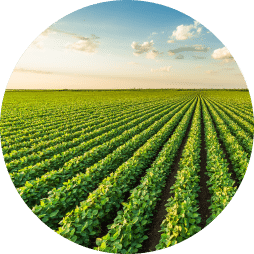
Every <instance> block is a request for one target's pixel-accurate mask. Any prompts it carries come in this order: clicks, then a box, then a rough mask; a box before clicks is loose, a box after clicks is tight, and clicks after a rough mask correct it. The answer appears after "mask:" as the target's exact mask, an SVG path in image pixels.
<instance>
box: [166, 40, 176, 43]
mask: <svg viewBox="0 0 254 254" xmlns="http://www.w3.org/2000/svg"><path fill="white" fill-rule="evenodd" d="M174 42H175V41H174V40H168V41H167V43H174Z"/></svg>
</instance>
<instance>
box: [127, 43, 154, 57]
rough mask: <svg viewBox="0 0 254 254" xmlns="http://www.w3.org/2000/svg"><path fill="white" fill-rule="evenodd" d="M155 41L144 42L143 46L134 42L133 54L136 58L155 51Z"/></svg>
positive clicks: (132, 45)
mask: <svg viewBox="0 0 254 254" xmlns="http://www.w3.org/2000/svg"><path fill="white" fill-rule="evenodd" d="M153 44H154V43H153V40H151V41H150V42H147V41H146V42H144V43H143V44H141V45H140V44H139V43H138V42H135V41H134V42H132V44H131V47H132V48H133V49H134V50H135V52H134V53H133V55H134V56H139V55H141V54H143V53H146V52H148V51H150V50H152V49H153Z"/></svg>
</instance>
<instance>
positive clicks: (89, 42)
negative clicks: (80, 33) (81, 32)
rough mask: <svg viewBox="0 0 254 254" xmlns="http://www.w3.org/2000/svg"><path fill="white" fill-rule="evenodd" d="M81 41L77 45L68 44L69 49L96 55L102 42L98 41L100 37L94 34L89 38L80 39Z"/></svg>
mask: <svg viewBox="0 0 254 254" xmlns="http://www.w3.org/2000/svg"><path fill="white" fill-rule="evenodd" d="M79 39H80V40H79V41H77V42H75V43H72V44H71V43H68V44H67V45H66V48H67V49H71V50H75V51H82V52H86V53H90V54H92V53H96V52H97V48H98V47H99V44H100V42H99V41H98V39H99V37H97V36H95V35H94V34H93V35H92V36H91V37H90V38H89V37H80V38H79Z"/></svg>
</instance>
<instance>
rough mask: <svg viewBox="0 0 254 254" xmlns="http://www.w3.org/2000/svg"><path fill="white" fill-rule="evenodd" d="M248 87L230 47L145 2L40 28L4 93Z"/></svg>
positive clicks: (111, 6) (90, 11) (103, 7)
mask: <svg viewBox="0 0 254 254" xmlns="http://www.w3.org/2000/svg"><path fill="white" fill-rule="evenodd" d="M121 88H122V89H127V88H247V86H246V83H245V81H244V78H243V76H242V74H241V72H240V70H239V68H238V66H237V64H236V62H235V61H234V58H233V57H232V55H231V54H230V52H229V51H228V49H227V48H226V47H225V46H224V45H223V44H222V43H221V42H220V41H219V40H218V39H217V38H216V36H214V34H213V33H211V32H210V31H209V30H208V29H206V28H205V27H204V26H203V25H202V24H200V23H199V22H198V21H196V20H194V19H192V18H191V17H189V16H187V15H185V14H183V13H181V12H178V11H176V10H174V9H171V8H169V7H166V6H163V5H158V4H154V3H148V2H138V1H126V2H123V1H112V2H104V3H99V4H95V5H92V6H89V7H85V8H83V9H80V10H78V11H76V12H73V13H71V14H69V15H67V16H65V17H64V18H62V19H60V20H59V21H57V22H56V23H54V24H52V25H51V26H50V27H49V28H48V29H46V30H45V31H44V32H43V33H42V34H41V35H40V36H39V37H38V38H36V39H35V41H34V42H33V43H32V44H31V45H30V46H29V47H28V49H27V50H26V51H25V53H24V54H23V55H22V57H21V59H20V61H19V62H18V63H17V65H16V67H15V69H14V72H13V74H12V76H11V78H10V80H9V83H8V85H7V89H121Z"/></svg>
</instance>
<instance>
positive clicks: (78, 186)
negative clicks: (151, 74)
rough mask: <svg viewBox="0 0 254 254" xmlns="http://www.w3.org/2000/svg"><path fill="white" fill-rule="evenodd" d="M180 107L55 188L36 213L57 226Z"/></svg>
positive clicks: (34, 209)
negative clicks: (83, 171)
mask: <svg viewBox="0 0 254 254" xmlns="http://www.w3.org/2000/svg"><path fill="white" fill-rule="evenodd" d="M188 105H189V104H188ZM188 105H186V106H185V107H187V106H188ZM178 110H179V108H178V109H175V110H173V111H172V112H171V113H169V114H168V115H165V116H163V117H162V118H161V119H160V120H158V121H156V122H155V123H154V124H153V125H152V126H150V127H149V128H147V129H146V130H145V131H143V132H142V133H140V134H138V135H136V136H134V137H133V138H132V139H131V140H129V141H127V142H126V143H125V144H124V145H122V146H120V147H118V148H117V149H116V150H115V151H114V152H113V153H112V154H109V155H108V156H107V157H105V158H104V159H103V160H101V161H99V162H98V163H96V164H95V165H93V166H91V167H90V168H88V169H86V172H85V173H79V174H78V175H77V176H76V177H74V178H72V179H70V180H68V182H65V183H63V187H61V188H58V189H53V190H52V191H51V192H50V193H49V194H50V196H49V197H48V198H47V199H43V200H41V202H40V205H37V206H35V207H34V208H33V212H34V213H35V214H37V215H38V216H39V217H40V218H42V219H43V221H44V222H46V223H47V225H48V226H49V227H51V228H56V227H57V226H58V222H59V221H60V220H61V219H62V217H63V216H64V215H65V214H66V213H67V212H68V211H70V210H72V209H73V207H75V206H76V205H78V204H79V203H80V202H81V201H83V200H84V199H86V198H87V196H88V195H89V193H90V192H92V191H93V190H94V189H96V188H97V186H98V184H100V182H101V181H102V180H103V178H105V177H106V176H107V175H109V174H110V173H111V172H114V171H115V170H116V169H117V168H118V167H119V166H120V165H121V164H123V163H124V162H126V161H127V160H128V159H129V158H130V157H131V156H132V155H133V153H134V152H135V151H136V150H137V149H138V148H139V147H140V146H142V145H143V144H145V143H146V141H147V139H149V138H151V137H152V136H153V135H154V134H156V133H157V132H158V131H159V129H160V128H161V127H162V126H163V125H164V124H165V123H166V122H167V121H168V120H169V119H171V118H172V116H173V115H174V114H175V113H177V111H178ZM54 211H58V213H57V214H54V213H53V212H54ZM52 213H53V215H52V216H51V217H49V216H47V215H49V214H52ZM44 217H45V218H44Z"/></svg>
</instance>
